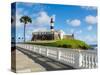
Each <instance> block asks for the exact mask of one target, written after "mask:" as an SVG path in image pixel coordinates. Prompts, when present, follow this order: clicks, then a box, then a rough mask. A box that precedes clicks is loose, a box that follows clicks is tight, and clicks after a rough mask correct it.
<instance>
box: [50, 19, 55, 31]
mask: <svg viewBox="0 0 100 75" xmlns="http://www.w3.org/2000/svg"><path fill="white" fill-rule="evenodd" d="M50 30H51V31H52V32H53V31H54V18H53V17H51V19H50Z"/></svg>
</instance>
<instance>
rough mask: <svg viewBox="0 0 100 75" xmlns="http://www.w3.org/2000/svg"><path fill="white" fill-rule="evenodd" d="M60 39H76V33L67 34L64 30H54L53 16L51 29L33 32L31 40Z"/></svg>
mask: <svg viewBox="0 0 100 75" xmlns="http://www.w3.org/2000/svg"><path fill="white" fill-rule="evenodd" d="M59 39H74V34H69V35H65V34H64V32H63V30H54V20H53V17H52V18H51V21H50V30H48V31H37V32H33V33H32V39H31V40H32V41H37V40H41V41H43V40H59Z"/></svg>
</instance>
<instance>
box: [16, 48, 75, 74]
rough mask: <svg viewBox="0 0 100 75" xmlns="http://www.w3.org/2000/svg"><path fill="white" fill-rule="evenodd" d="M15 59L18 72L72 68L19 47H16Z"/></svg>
mask: <svg viewBox="0 0 100 75" xmlns="http://www.w3.org/2000/svg"><path fill="white" fill-rule="evenodd" d="M16 59H17V61H16V62H17V65H16V67H17V71H18V72H25V71H26V72H28V71H29V72H30V71H31V72H34V71H45V70H47V71H53V70H65V69H67V70H69V69H73V68H72V67H71V66H68V65H65V64H63V63H60V62H57V61H55V60H52V59H50V58H47V57H44V56H42V55H40V54H37V53H34V52H31V51H29V50H26V49H23V48H19V47H17V57H16Z"/></svg>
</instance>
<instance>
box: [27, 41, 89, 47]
mask: <svg viewBox="0 0 100 75" xmlns="http://www.w3.org/2000/svg"><path fill="white" fill-rule="evenodd" d="M27 43H28V44H36V45H43V46H53V47H62V48H72V49H89V48H90V46H89V45H87V44H86V43H85V42H84V41H81V40H75V39H68V40H67V39H63V40H57V41H54V42H45V43H44V42H39V43H36V42H35V43H34V42H27Z"/></svg>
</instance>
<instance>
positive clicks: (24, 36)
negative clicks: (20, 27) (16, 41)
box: [24, 24, 26, 42]
mask: <svg viewBox="0 0 100 75" xmlns="http://www.w3.org/2000/svg"><path fill="white" fill-rule="evenodd" d="M25 28H26V24H24V42H25Z"/></svg>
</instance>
